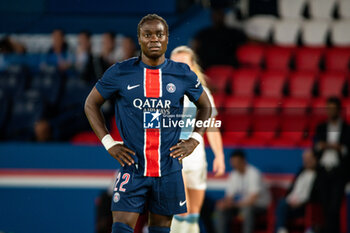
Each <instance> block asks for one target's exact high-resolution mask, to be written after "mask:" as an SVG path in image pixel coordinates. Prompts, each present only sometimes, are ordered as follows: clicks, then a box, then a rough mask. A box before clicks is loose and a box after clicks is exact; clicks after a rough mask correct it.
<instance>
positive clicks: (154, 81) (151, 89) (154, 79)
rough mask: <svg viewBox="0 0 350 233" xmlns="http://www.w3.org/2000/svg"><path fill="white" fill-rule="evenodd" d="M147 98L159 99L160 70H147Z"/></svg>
mask: <svg viewBox="0 0 350 233" xmlns="http://www.w3.org/2000/svg"><path fill="white" fill-rule="evenodd" d="M145 79H146V80H145V85H146V97H150V98H159V96H160V87H159V86H160V80H159V70H158V69H157V70H150V69H146V75H145Z"/></svg>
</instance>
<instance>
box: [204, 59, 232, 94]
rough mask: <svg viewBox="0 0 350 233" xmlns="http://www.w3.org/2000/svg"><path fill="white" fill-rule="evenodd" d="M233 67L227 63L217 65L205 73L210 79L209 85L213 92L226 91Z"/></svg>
mask: <svg viewBox="0 0 350 233" xmlns="http://www.w3.org/2000/svg"><path fill="white" fill-rule="evenodd" d="M232 72H233V68H232V67H231V66H227V65H215V66H211V67H209V68H208V69H207V70H206V71H205V74H206V75H207V77H208V79H207V81H208V86H209V88H210V90H211V91H212V92H213V93H224V92H225V89H226V87H227V84H228V81H229V79H230V78H231V76H232Z"/></svg>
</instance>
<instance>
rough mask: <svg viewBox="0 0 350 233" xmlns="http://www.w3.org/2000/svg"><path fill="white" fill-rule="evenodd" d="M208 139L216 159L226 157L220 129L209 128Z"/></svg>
mask: <svg viewBox="0 0 350 233" xmlns="http://www.w3.org/2000/svg"><path fill="white" fill-rule="evenodd" d="M207 138H208V141H209V145H210V147H211V149H212V150H213V152H214V155H215V157H216V158H219V157H224V153H223V145H222V137H221V133H220V131H219V129H218V128H215V127H211V128H209V130H208V131H207Z"/></svg>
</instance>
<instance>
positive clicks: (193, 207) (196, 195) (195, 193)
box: [187, 188, 205, 214]
mask: <svg viewBox="0 0 350 233" xmlns="http://www.w3.org/2000/svg"><path fill="white" fill-rule="evenodd" d="M187 196H188V200H189V201H188V203H189V204H188V205H187V208H188V213H190V214H194V213H199V212H200V211H201V208H202V205H203V201H204V197H205V190H204V189H202V190H201V189H190V188H187Z"/></svg>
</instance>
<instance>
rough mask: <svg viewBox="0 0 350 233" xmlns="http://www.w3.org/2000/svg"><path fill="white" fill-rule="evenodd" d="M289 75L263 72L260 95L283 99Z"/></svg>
mask: <svg viewBox="0 0 350 233" xmlns="http://www.w3.org/2000/svg"><path fill="white" fill-rule="evenodd" d="M286 77H287V73H286V72H284V71H270V70H267V71H265V72H263V73H262V74H261V76H260V94H261V96H264V97H281V96H282V95H283V88H284V84H285V81H286Z"/></svg>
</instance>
